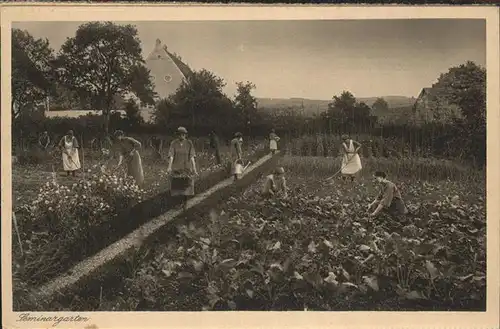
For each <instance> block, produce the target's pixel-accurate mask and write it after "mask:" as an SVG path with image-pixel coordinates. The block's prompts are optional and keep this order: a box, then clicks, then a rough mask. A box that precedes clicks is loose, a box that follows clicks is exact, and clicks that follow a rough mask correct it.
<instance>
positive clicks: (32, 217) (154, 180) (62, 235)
mask: <svg viewBox="0 0 500 329" xmlns="http://www.w3.org/2000/svg"><path fill="white" fill-rule="evenodd" d="M267 152H268V151H267V150H266V149H265V148H264V147H263V146H262V145H260V146H259V145H257V144H253V145H250V146H248V147H247V148H245V152H244V157H245V158H246V159H248V160H251V161H256V160H257V159H259V158H260V157H262V156H263V155H265V154H266V153H267ZM200 154H204V156H205V157H207V159H205V161H206V162H205V163H204V164H205V165H204V166H200V167H201V168H200V170H199V171H200V177H199V179H198V181H197V183H196V185H195V188H196V193H201V192H203V191H205V190H207V189H208V188H210V187H211V186H213V185H214V184H216V183H218V182H219V181H221V180H223V179H225V178H227V177H229V171H228V168H227V165H226V163H223V164H221V165H218V164H217V163H216V162H215V159H214V156H213V155H212V154H205V153H204V152H200ZM224 160H227V154H225V158H224ZM144 164H145V174H146V181H147V185H145V186H146V187H145V188H144V187H143V188H140V187H139V186H137V185H136V184H135V183H134V181H133V180H132V179H131V178H127V177H126V176H125V174H124V173H123V172H122V173H120V172H114V173H111V174H110V173H107V172H103V171H102V170H101V168H100V166H99V164H97V163H96V164H93V165H92V166H91V168H90V169H87V170H86V172H85V175H80V177H78V178H77V179H70V178H66V177H64V178H58V179H57V178H56V180H54V179H53V178H50V179H49V181H46V182H45V183H44V185H43V186H42V187H36V188H37V193H36V194H35V197H33V198H24V199H23V198H22V196H18V195H20V194H21V195H22V194H23V191H16V192H17V193H16V195H17V196H18V197H17V199H20V200H17V202H16V203H17V205H16V207H15V208H14V210H15V212H16V215H17V222H18V227H19V232H20V237H21V243H22V246H23V249H24V250H23V254H22V255H21V254H20V251H19V250H20V249H19V246H18V243H17V240H14V242H13V243H14V245H13V250H15V251H16V252H15V253H14V256H15V260H14V263H15V267H17V275H18V276H19V277H20V279H21V280H22V281H24V282H26V283H27V284H29V285H39V284H41V283H43V282H46V281H48V280H50V279H51V278H53V277H55V276H57V275H60V274H61V273H64V272H65V271H66V270H68V269H69V268H70V267H71V266H72V265H74V264H75V263H77V262H79V261H81V260H83V259H84V258H86V257H87V256H90V255H91V254H94V253H96V252H98V251H99V250H101V249H102V248H104V247H106V246H107V245H109V244H111V243H113V242H114V241H117V240H119V239H120V238H122V237H123V236H125V235H126V234H128V233H130V232H131V231H132V230H134V229H135V228H137V227H139V226H140V225H142V224H143V223H145V222H147V221H149V220H150V219H152V218H154V217H156V216H159V215H161V214H163V213H164V212H166V211H167V210H168V209H170V208H171V207H173V206H175V202H176V201H175V200H172V199H171V198H170V197H169V195H168V188H169V187H168V176H167V174H166V168H167V166H166V164H165V163H161V162H160V163H156V164H150V163H147V162H144ZM146 168H147V170H146ZM45 175H47V174H45ZM17 179H18V180H20V182H21V181H22V180H23V177H22V176H20V177H17ZM46 179H47V178H46ZM14 180H16V177H15V179H14ZM18 183H19V182H18ZM14 186H15V187H16V186H19V188H22V187H21V186H20V185H19V184H17V183H16V184H14ZM38 188H39V190H38ZM15 234H16V232H14V231H13V236H15Z"/></svg>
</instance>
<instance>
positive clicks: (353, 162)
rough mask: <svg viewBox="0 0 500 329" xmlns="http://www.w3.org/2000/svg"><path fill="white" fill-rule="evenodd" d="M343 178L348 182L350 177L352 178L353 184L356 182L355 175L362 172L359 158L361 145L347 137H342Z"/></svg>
mask: <svg viewBox="0 0 500 329" xmlns="http://www.w3.org/2000/svg"><path fill="white" fill-rule="evenodd" d="M342 140H343V143H342V147H343V151H344V152H343V153H344V154H343V156H342V169H341V172H342V177H343V179H344V180H347V178H348V177H350V178H351V182H353V181H354V178H355V175H356V174H357V173H358V172H359V171H360V170H361V168H362V166H361V158H360V157H359V154H358V151H359V149H360V148H361V144H359V143H358V142H356V141H354V140H352V139H351V138H349V136H347V135H343V136H342Z"/></svg>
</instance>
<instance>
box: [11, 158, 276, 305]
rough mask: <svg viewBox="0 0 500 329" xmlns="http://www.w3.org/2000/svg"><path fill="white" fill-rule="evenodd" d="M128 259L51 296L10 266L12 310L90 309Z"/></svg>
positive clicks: (118, 278)
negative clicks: (78, 304)
mask: <svg viewBox="0 0 500 329" xmlns="http://www.w3.org/2000/svg"><path fill="white" fill-rule="evenodd" d="M279 157H280V155H279V154H278V155H276V156H274V157H273V158H271V159H270V160H269V161H267V162H265V163H264V164H263V165H261V166H259V167H257V168H256V169H255V170H253V171H252V172H251V173H249V174H248V175H246V176H244V177H243V178H242V179H240V180H238V181H236V182H233V184H230V185H229V186H227V187H225V188H223V189H221V190H219V191H218V192H217V193H214V194H212V195H210V196H208V197H207V198H206V199H205V200H204V201H202V202H201V203H200V204H198V205H197V206H196V207H194V208H191V209H188V210H187V211H186V212H184V216H183V217H182V218H176V219H175V222H177V223H178V222H183V221H185V219H186V218H192V217H197V216H198V214H199V211H203V210H200V209H207V207H212V206H213V205H214V204H220V203H223V202H224V200H227V199H228V198H229V197H231V196H234V195H237V194H238V193H239V192H240V191H241V190H242V189H244V188H245V187H246V186H248V184H249V183H250V182H252V181H254V180H255V179H256V177H260V176H261V175H263V174H265V173H267V172H269V171H270V170H272V169H273V168H274V167H275V166H276V162H277V161H278V159H279ZM172 229H174V230H175V226H172V225H171V224H169V225H166V226H165V227H164V228H162V229H160V230H159V231H158V232H156V233H155V234H154V235H152V236H149V237H147V238H146V240H143V241H142V243H143V244H144V245H147V244H155V243H156V241H157V239H164V238H165V237H168V236H171V232H172ZM13 252H14V250H13ZM129 257H132V259H136V258H137V257H136V255H135V252H134V251H133V250H132V251H131V252H129V253H127V254H126V255H124V256H120V257H117V258H115V259H114V260H112V261H110V262H108V263H107V264H106V265H104V266H103V267H101V268H99V269H97V270H96V271H95V272H93V273H92V274H91V275H90V276H88V277H85V278H83V279H82V280H80V281H79V282H78V283H77V284H75V285H73V286H71V287H69V289H68V290H65V291H62V292H57V293H55V294H54V295H52V296H47V295H43V294H42V295H40V294H38V292H39V291H38V289H39V288H40V287H39V286H33V285H30V284H28V283H27V282H26V281H24V280H23V278H22V275H21V273H20V272H21V271H20V270H19V266H13V291H14V292H13V297H14V309H15V310H18V311H28V310H30V311H36V310H44V311H47V310H51V311H56V310H59V311H61V310H63V311H74V310H77V309H79V310H83V309H87V310H88V309H92V306H91V305H92V304H93V300H94V297H95V296H97V299H99V294H101V295H102V291H101V292H100V293H99V289H101V290H102V286H103V285H104V286H106V291H108V289H110V288H111V287H114V286H119V285H120V284H121V283H122V279H123V278H124V273H128V268H129V266H130V264H129ZM17 260H19V257H16V255H14V265H16V264H17V263H18V262H17ZM103 282H104V283H103ZM101 297H102V296H101ZM75 303H80V304H81V303H84V304H85V305H86V306H83V308H82V307H76V306H75ZM81 305H82V304H81ZM81 305H80V306H81Z"/></svg>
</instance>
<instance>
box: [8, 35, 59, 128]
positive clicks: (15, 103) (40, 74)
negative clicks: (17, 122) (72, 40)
mask: <svg viewBox="0 0 500 329" xmlns="http://www.w3.org/2000/svg"><path fill="white" fill-rule="evenodd" d="M53 59H54V53H53V50H52V49H51V48H50V46H49V41H48V40H47V39H45V40H43V39H35V38H34V37H33V36H32V35H31V34H29V33H28V32H27V31H23V30H19V29H12V79H11V84H12V117H13V119H16V118H18V117H19V116H20V115H21V113H23V112H24V111H27V112H28V111H29V110H32V111H33V110H36V107H37V105H39V104H40V103H41V102H43V101H44V100H45V99H46V97H47V96H48V95H49V94H50V93H51V91H52V86H53V71H52V67H51V61H52V60H53ZM28 113H29V112H28Z"/></svg>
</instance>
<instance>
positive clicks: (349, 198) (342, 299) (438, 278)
mask: <svg viewBox="0 0 500 329" xmlns="http://www.w3.org/2000/svg"><path fill="white" fill-rule="evenodd" d="M282 163H283V164H284V165H285V166H286V170H287V172H288V174H287V175H288V177H289V185H290V188H291V193H290V198H289V199H286V200H280V199H274V200H262V199H260V197H259V193H258V189H259V188H260V186H261V183H262V181H261V180H257V181H255V182H254V184H252V185H251V186H250V187H248V188H245V186H244V183H246V182H241V183H242V184H238V185H237V186H236V185H235V186H232V187H231V188H230V189H228V190H227V191H226V192H225V193H229V195H227V194H226V195H227V196H228V198H226V200H225V201H224V202H223V201H222V199H224V198H222V197H221V198H220V199H219V202H214V201H210V202H206V203H204V205H202V206H200V207H196V208H195V209H192V210H191V211H189V213H187V214H186V216H185V217H184V222H179V223H178V225H177V226H176V227H174V226H170V227H169V228H168V229H167V230H166V231H164V232H162V233H161V234H159V235H157V237H156V239H154V240H150V241H147V242H146V243H145V244H143V245H142V247H141V248H139V249H138V250H136V251H135V252H133V253H131V254H130V255H128V257H126V259H124V260H121V261H120V262H119V263H118V262H117V263H116V264H115V265H114V266H113V265H111V264H110V265H109V267H108V268H107V270H106V274H104V273H101V274H96V277H94V278H92V280H91V281H88V282H85V283H83V282H82V283H81V285H80V286H79V288H75V289H74V291H72V293H71V294H68V293H67V294H65V296H66V297H65V298H62V299H58V301H57V302H53V303H51V308H50V309H51V310H59V311H63V310H72V311H134V310H136V311H153V310H157V311H199V310H305V309H308V310H421V311H422V310H427V311H429V310H454V311H458V310H467V311H480V310H485V304H486V242H485V240H486V214H485V202H484V191H485V187H484V183H482V182H477V184H476V185H473V184H472V183H471V182H453V181H449V180H448V181H438V182H433V183H429V182H424V181H415V180H414V179H415V177H411V176H410V177H411V178H407V179H403V178H401V179H400V181H399V185H400V188H401V189H402V191H403V194H404V195H405V198H406V199H407V200H408V201H407V203H408V206H409V208H410V210H411V212H412V213H411V215H410V216H408V218H407V219H406V221H400V222H398V221H393V220H391V219H390V218H388V217H384V216H383V215H382V216H380V217H379V218H377V219H375V220H373V219H370V218H368V217H367V216H366V211H365V208H366V204H367V201H368V200H367V197H368V196H373V193H374V187H373V185H372V184H371V183H370V182H367V181H363V182H362V183H361V184H360V185H357V186H354V185H353V186H351V185H333V186H332V185H325V184H323V183H322V179H323V178H324V177H315V176H313V175H310V174H309V173H308V174H304V173H302V172H300V171H296V170H294V163H293V162H291V161H288V160H285V161H283V162H282ZM269 165H270V166H271V164H269ZM372 165H376V164H372ZM269 168H270V167H269ZM254 178H255V177H248V178H247V179H248V180H250V179H254ZM338 184H339V183H338ZM238 189H239V190H241V191H242V193H240V194H239V195H237V194H236V193H237V190H238ZM436 191H437V192H439V193H438V194H439V195H442V196H440V199H437V198H436ZM45 310H47V309H45Z"/></svg>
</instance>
